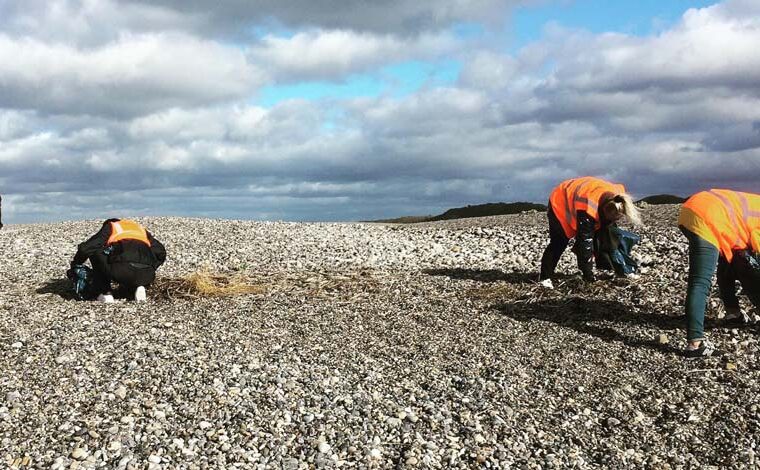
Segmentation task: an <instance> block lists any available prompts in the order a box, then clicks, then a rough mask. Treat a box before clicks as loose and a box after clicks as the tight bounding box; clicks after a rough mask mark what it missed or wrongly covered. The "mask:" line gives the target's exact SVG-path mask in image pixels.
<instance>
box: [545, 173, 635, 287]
mask: <svg viewBox="0 0 760 470" xmlns="http://www.w3.org/2000/svg"><path fill="white" fill-rule="evenodd" d="M547 212H548V214H547V215H548V218H549V240H550V241H549V246H547V247H546V249H545V250H544V254H543V256H542V257H541V274H540V276H539V281H540V282H541V284H542V285H543V286H544V287H548V288H553V287H554V285H553V284H552V280H551V278H552V277H553V276H554V271H555V269H556V268H557V263H558V262H559V259H560V257H561V256H562V253H564V252H565V249H566V248H567V245H568V244H569V243H570V239H572V238H575V243H574V245H573V252H574V253H575V255H576V257H577V258H578V268H579V269H580V271H581V273H582V274H583V279H584V280H585V281H588V282H593V281H594V280H595V279H596V278H595V276H594V268H593V257H594V254H593V245H594V234H595V233H596V232H598V231H600V230H602V229H606V228H607V227H608V226H609V225H610V224H613V223H615V222H617V221H618V220H620V219H622V218H623V217H624V216H625V217H626V218H627V219H628V220H629V221H630V222H631V223H632V224H634V225H640V224H641V219H640V217H639V212H638V209H636V206H635V205H634V204H633V200H632V199H631V197H630V196H629V195H628V194H627V193H626V191H625V187H624V186H623V185H622V184H616V183H610V182H608V181H605V180H603V179H599V178H594V177H591V176H584V177H581V178H574V179H570V180H566V181H563V182H562V183H560V184H559V186H557V187H556V188H554V190H553V191H552V193H551V196H550V197H549V207H548V211H547Z"/></svg>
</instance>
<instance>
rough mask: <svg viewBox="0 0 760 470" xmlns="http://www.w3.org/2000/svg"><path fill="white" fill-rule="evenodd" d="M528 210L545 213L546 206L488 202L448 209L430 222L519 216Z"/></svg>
mask: <svg viewBox="0 0 760 470" xmlns="http://www.w3.org/2000/svg"><path fill="white" fill-rule="evenodd" d="M530 210H536V211H541V212H545V211H546V206H545V205H543V204H535V203H532V202H510V203H505V202H495V203H494V202H489V203H487V204H477V205H474V206H466V207H457V208H455V209H449V210H447V211H446V212H444V213H443V214H441V215H436V216H435V217H431V218H430V221H435V220H451V219H466V218H468V217H488V216H492V215H507V214H519V213H520V212H525V211H530Z"/></svg>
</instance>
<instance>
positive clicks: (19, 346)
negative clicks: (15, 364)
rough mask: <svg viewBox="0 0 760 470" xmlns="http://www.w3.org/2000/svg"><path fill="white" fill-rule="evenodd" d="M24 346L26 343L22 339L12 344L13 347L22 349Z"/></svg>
mask: <svg viewBox="0 0 760 470" xmlns="http://www.w3.org/2000/svg"><path fill="white" fill-rule="evenodd" d="M23 346H24V343H22V342H21V341H16V342H15V343H13V344H11V347H12V348H13V349H21V348H22V347H23Z"/></svg>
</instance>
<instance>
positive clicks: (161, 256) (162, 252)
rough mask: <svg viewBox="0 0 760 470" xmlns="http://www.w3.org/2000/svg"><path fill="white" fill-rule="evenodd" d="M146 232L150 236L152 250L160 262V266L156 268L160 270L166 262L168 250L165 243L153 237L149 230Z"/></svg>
mask: <svg viewBox="0 0 760 470" xmlns="http://www.w3.org/2000/svg"><path fill="white" fill-rule="evenodd" d="M145 232H146V233H147V234H148V241H149V242H150V250H151V251H152V252H153V256H155V257H156V260H157V261H158V264H157V265H156V268H158V267H159V266H161V265H162V264H164V261H166V248H165V247H164V244H163V243H161V242H160V241H158V240H156V239H155V237H153V234H152V233H150V232H148V231H147V230H146V231H145Z"/></svg>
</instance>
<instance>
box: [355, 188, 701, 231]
mask: <svg viewBox="0 0 760 470" xmlns="http://www.w3.org/2000/svg"><path fill="white" fill-rule="evenodd" d="M685 201H686V199H685V198H682V197H680V196H674V195H672V194H656V195H654V196H647V197H645V198H643V199H639V200H638V201H636V202H646V203H647V204H683V203H684V202H685ZM530 210H535V211H539V212H546V206H545V205H543V204H535V203H533V202H509V203H506V202H489V203H487V204H476V205H474V206H465V207H457V208H454V209H449V210H447V211H446V212H444V213H443V214H439V215H410V216H405V217H398V218H395V219H381V220H366V221H364V222H375V223H387V224H415V223H418V222H434V221H436V220H453V219H466V218H468V217H488V216H492V215H508V214H519V213H521V212H526V211H530Z"/></svg>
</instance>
